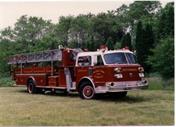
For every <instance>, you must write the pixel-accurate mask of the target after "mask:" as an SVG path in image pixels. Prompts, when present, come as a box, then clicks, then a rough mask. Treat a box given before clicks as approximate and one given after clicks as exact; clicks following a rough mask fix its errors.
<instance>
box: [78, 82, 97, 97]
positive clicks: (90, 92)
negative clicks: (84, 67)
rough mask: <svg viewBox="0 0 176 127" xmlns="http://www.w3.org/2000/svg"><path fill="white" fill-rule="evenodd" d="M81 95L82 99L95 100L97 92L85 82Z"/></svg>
mask: <svg viewBox="0 0 176 127" xmlns="http://www.w3.org/2000/svg"><path fill="white" fill-rule="evenodd" d="M79 95H80V97H81V98H82V99H87V100H90V99H93V98H94V97H95V90H94V88H93V86H92V84H91V83H89V82H83V83H82V84H81V86H80V88H79Z"/></svg>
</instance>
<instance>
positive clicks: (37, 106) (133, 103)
mask: <svg viewBox="0 0 176 127" xmlns="http://www.w3.org/2000/svg"><path fill="white" fill-rule="evenodd" d="M25 89H26V88H25V87H1V88H0V125H16V126H17V125H173V124H174V92H173V91H167V90H165V91H164V90H163V91H162V90H140V91H131V92H129V93H128V96H127V97H126V98H124V99H117V98H112V97H109V96H101V97H98V98H97V99H95V100H89V101H87V100H82V99H80V98H79V97H78V95H77V94H72V95H69V96H68V95H67V96H66V95H63V94H56V95H49V94H48V95H42V94H36V95H30V94H28V93H27V92H26V91H25Z"/></svg>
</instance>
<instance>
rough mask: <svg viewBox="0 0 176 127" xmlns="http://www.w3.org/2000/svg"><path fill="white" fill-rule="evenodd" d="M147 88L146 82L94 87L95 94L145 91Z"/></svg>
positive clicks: (128, 82) (126, 82)
mask: <svg viewBox="0 0 176 127" xmlns="http://www.w3.org/2000/svg"><path fill="white" fill-rule="evenodd" d="M147 88H148V82H147V80H141V81H123V82H107V83H106V84H105V85H104V86H98V87H96V88H95V93H107V92H121V91H129V90H138V89H147Z"/></svg>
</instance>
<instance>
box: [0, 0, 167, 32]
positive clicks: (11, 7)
mask: <svg viewBox="0 0 176 127" xmlns="http://www.w3.org/2000/svg"><path fill="white" fill-rule="evenodd" d="M169 1H170V0H162V1H161V3H162V4H163V5H165V4H166V3H167V2H169ZM132 2H133V1H132V0H74V1H73V0H65V1H56V0H55V1H53V0H52V1H50V2H49V1H33V0H32V1H30V0H27V1H11V0H10V1H0V30H1V29H3V28H5V27H8V26H11V27H13V26H14V23H15V22H16V21H17V19H19V17H21V16H22V15H28V16H37V17H42V18H43V19H45V20H51V21H52V22H53V23H56V22H58V20H59V17H60V16H68V15H74V16H76V15H79V14H88V13H93V14H98V13H100V12H107V10H114V9H117V8H118V7H120V6H121V5H122V4H126V5H129V4H130V3H132Z"/></svg>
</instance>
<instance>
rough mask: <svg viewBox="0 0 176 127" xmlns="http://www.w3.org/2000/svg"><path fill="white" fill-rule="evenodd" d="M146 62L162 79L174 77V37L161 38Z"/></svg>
mask: <svg viewBox="0 0 176 127" xmlns="http://www.w3.org/2000/svg"><path fill="white" fill-rule="evenodd" d="M152 51H153V55H152V56H150V57H149V59H148V63H150V64H151V65H152V68H153V70H154V71H156V72H159V73H160V74H161V76H162V77H163V78H164V79H169V78H173V77H174V39H173V38H171V37H168V38H165V39H162V40H161V41H160V43H159V44H158V45H157V46H156V48H155V49H153V50H152Z"/></svg>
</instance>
